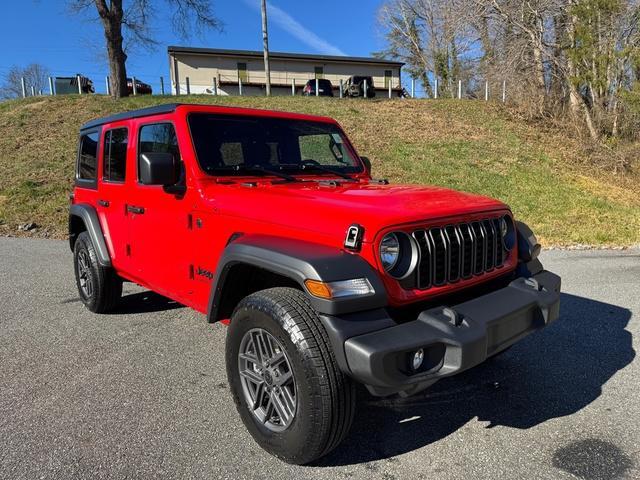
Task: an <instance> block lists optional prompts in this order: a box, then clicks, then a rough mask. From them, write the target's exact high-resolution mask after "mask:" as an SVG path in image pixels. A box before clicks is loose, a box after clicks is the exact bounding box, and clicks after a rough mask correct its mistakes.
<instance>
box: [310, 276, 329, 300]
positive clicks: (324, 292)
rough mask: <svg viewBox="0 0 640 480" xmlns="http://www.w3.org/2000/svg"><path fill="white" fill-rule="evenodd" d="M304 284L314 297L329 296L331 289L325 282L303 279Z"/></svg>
mask: <svg viewBox="0 0 640 480" xmlns="http://www.w3.org/2000/svg"><path fill="white" fill-rule="evenodd" d="M304 284H305V286H306V287H307V290H309V293H310V294H311V295H313V296H314V297H320V298H331V289H330V288H329V285H327V284H326V283H324V282H319V281H318V280H305V281H304Z"/></svg>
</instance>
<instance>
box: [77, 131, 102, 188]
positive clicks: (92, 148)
mask: <svg viewBox="0 0 640 480" xmlns="http://www.w3.org/2000/svg"><path fill="white" fill-rule="evenodd" d="M99 139H100V132H99V131H97V130H96V131H94V132H88V133H84V134H83V135H82V136H81V137H80V153H79V156H78V179H79V180H90V181H94V182H95V180H96V168H97V165H98V142H99Z"/></svg>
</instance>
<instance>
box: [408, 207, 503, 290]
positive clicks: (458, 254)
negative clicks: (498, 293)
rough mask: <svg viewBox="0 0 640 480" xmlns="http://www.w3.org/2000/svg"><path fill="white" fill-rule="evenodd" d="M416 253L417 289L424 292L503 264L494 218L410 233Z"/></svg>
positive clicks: (500, 239)
mask: <svg viewBox="0 0 640 480" xmlns="http://www.w3.org/2000/svg"><path fill="white" fill-rule="evenodd" d="M413 238H415V240H416V242H417V244H418V248H419V250H420V262H419V264H418V268H417V286H418V288H419V289H422V290H424V289H427V288H431V287H433V286H442V285H446V284H447V283H453V282H457V281H459V280H460V279H468V278H471V277H473V276H478V275H482V274H484V273H487V272H490V271H492V270H494V269H496V268H500V267H502V266H503V264H504V260H505V251H504V247H503V244H502V238H501V235H500V221H499V219H498V218H492V219H485V220H478V221H473V222H468V223H458V224H454V225H446V226H443V227H432V228H429V229H420V230H415V231H414V232H413Z"/></svg>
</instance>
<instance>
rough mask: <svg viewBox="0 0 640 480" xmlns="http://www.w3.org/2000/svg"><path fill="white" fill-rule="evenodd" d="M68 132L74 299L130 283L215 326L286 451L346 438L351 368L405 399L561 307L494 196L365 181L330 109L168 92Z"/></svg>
mask: <svg viewBox="0 0 640 480" xmlns="http://www.w3.org/2000/svg"><path fill="white" fill-rule="evenodd" d="M79 143H80V145H79V150H78V158H77V169H76V179H75V181H76V186H75V189H74V193H73V195H72V205H71V207H70V213H69V241H70V246H71V250H72V251H73V253H74V263H75V274H76V281H77V285H78V290H79V293H80V297H81V298H82V301H83V302H84V304H85V305H86V306H87V308H88V309H89V310H91V311H92V312H106V311H108V310H110V309H113V308H114V307H115V306H116V304H117V302H118V299H119V297H120V296H121V294H122V282H123V281H131V282H135V283H137V284H139V285H142V286H144V287H146V288H149V289H152V290H154V291H156V292H159V293H160V294H162V295H165V296H167V297H170V298H172V299H174V300H176V301H178V302H180V303H182V304H185V305H188V306H190V307H192V308H194V309H196V310H198V311H200V312H202V313H204V314H205V315H206V316H207V319H208V321H209V322H219V321H222V322H225V323H227V322H228V323H229V330H228V334H227V341H226V368H227V375H228V379H229V385H230V389H231V392H232V394H233V397H234V400H235V403H236V405H237V408H238V412H239V414H240V417H241V418H242V420H243V422H244V424H245V425H246V427H247V428H248V429H249V431H250V432H251V434H252V435H253V437H254V438H255V440H256V441H257V442H258V443H259V444H260V445H261V446H262V447H263V448H264V449H265V450H267V451H268V452H270V453H272V454H274V455H276V456H277V457H279V458H281V459H283V460H285V461H287V462H290V463H297V464H304V463H308V462H311V461H313V460H315V459H317V458H319V457H321V456H323V455H325V454H326V453H328V452H329V451H331V450H332V449H333V448H335V447H336V446H337V445H338V444H339V443H340V442H341V440H342V439H343V438H344V437H345V435H346V434H347V432H348V430H349V427H350V424H351V421H352V418H353V415H354V408H355V404H354V400H355V393H354V382H360V383H363V384H364V385H366V387H367V388H368V390H369V391H370V392H371V393H372V394H373V395H390V394H394V393H399V394H401V395H408V394H412V393H415V392H418V391H420V390H421V389H424V388H426V387H428V386H429V385H432V384H433V383H434V382H436V381H437V380H438V379H440V378H442V377H446V376H450V375H454V374H456V373H459V372H461V371H463V370H466V369H468V368H471V367H473V366H475V365H478V364H479V363H481V362H483V361H484V360H486V359H487V358H489V357H491V356H493V355H496V354H497V353H499V352H501V351H503V350H505V349H506V348H508V347H509V346H511V345H512V344H513V343H515V342H516V341H518V340H520V339H521V338H523V337H524V336H526V335H527V334H529V333H530V332H532V331H534V330H538V329H540V328H542V327H544V326H545V325H547V324H548V323H550V322H552V321H554V320H556V319H557V317H558V311H559V295H560V293H559V291H560V278H559V277H558V276H557V275H554V274H553V273H550V272H548V271H545V270H544V269H543V268H542V265H541V264H540V262H539V261H538V259H537V256H538V253H539V250H540V247H539V245H538V244H537V242H536V238H535V236H534V235H533V234H532V232H531V231H530V230H529V229H528V228H527V227H526V226H525V225H524V224H522V223H520V222H515V221H514V220H513V217H512V214H511V212H510V210H509V208H508V207H507V206H506V205H504V204H503V203H501V202H499V201H496V200H493V199H490V198H486V197H482V196H478V195H470V194H467V193H462V192H457V191H454V190H448V189H445V188H440V187H421V186H412V185H389V184H388V182H387V181H384V180H374V179H372V177H371V175H370V163H369V161H368V160H367V159H366V158H365V157H360V156H358V154H357V153H356V150H355V148H354V147H353V145H351V143H350V142H349V139H348V138H347V137H346V135H345V134H344V132H343V131H342V129H341V128H340V126H339V125H338V124H337V123H336V122H335V121H334V120H332V119H330V118H325V117H312V116H307V115H299V114H293V113H283V112H271V111H261V110H248V109H239V108H226V107H214V106H202V105H162V106H158V107H153V108H147V109H142V110H135V111H131V112H125V113H122V114H119V115H114V116H112V117H108V118H101V119H98V120H93V121H91V122H89V123H86V124H85V125H83V126H82V128H81V131H80V140H79Z"/></svg>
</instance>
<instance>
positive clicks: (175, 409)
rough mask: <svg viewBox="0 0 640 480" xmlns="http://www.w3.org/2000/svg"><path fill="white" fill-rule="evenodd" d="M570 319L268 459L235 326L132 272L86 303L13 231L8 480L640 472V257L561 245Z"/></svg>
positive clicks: (375, 402) (63, 270)
mask: <svg viewBox="0 0 640 480" xmlns="http://www.w3.org/2000/svg"><path fill="white" fill-rule="evenodd" d="M543 262H544V263H545V266H546V267H547V268H548V269H549V270H553V271H555V272H558V273H559V274H560V275H562V277H563V291H564V293H563V294H562V306H561V310H562V313H561V318H560V320H558V322H556V323H555V324H553V325H551V326H550V327H548V328H547V329H545V330H544V331H542V332H538V333H536V334H534V335H531V336H529V337H527V338H526V339H525V340H523V341H522V342H520V343H518V344H517V345H516V346H514V347H513V348H512V349H511V350H510V351H508V352H507V353H505V354H504V355H502V356H501V357H499V358H497V359H495V360H493V361H492V362H490V363H488V364H483V365H481V366H479V367H477V368H475V369H473V370H471V371H468V372H465V373H463V374H462V375H459V376H457V377H453V378H449V379H445V380H442V381H440V382H439V383H437V384H435V385H434V386H433V387H431V388H430V389H428V390H427V391H425V392H423V393H421V394H418V395H415V396H412V397H408V398H404V399H402V398H397V397H395V398H388V399H376V398H373V397H370V396H369V395H368V394H367V393H366V391H364V390H361V391H359V398H358V410H357V416H356V419H355V422H354V425H353V428H352V430H351V433H350V435H349V436H348V438H347V439H346V441H345V442H344V443H343V445H342V446H341V447H340V448H339V449H338V450H336V451H335V452H334V453H332V454H331V455H329V456H328V457H326V458H325V459H323V460H322V461H321V462H320V463H319V464H317V465H315V466H312V467H295V466H290V465H287V464H284V463H282V462H280V461H279V460H276V459H274V458H273V457H271V456H269V455H268V454H266V453H264V452H263V451H262V450H261V449H260V448H259V447H258V446H257V445H256V444H255V443H254V442H253V440H252V439H251V437H250V436H249V434H248V433H247V432H246V431H245V429H244V427H243V425H242V424H241V421H240V419H239V417H238V414H237V413H236V410H235V408H234V406H233V403H232V400H231V397H230V394H229V388H228V385H227V379H226V374H225V368H224V336H225V327H224V326H222V325H209V324H207V323H206V322H205V320H204V316H203V315H200V314H198V313H196V312H194V311H191V310H190V309H188V308H185V307H182V306H180V305H177V304H175V303H174V302H171V301H170V300H167V299H165V298H163V297H160V296H158V295H155V294H153V293H150V292H146V291H143V290H141V289H140V288H138V287H136V286H132V285H130V284H125V297H124V298H123V301H122V304H121V306H120V308H119V310H118V312H117V313H115V314H111V315H94V314H92V313H90V312H89V311H87V310H86V309H85V308H84V307H83V306H82V304H81V303H80V302H79V300H78V297H77V292H76V287H75V282H74V279H73V270H72V257H71V253H70V252H69V248H68V244H67V243H66V242H61V241H52V240H35V239H18V238H0V478H1V479H22V478H24V479H47V478H55V479H66V478H92V479H93V478H233V479H236V478H268V479H289V478H320V479H321V478H354V479H355V478H367V479H386V480H390V479H404V478H411V479H415V478H432V479H453V478H455V479H480V478H482V479H484V478H509V479H512V478H522V479H532V478H548V479H569V478H583V479H587V480H592V479H594V480H595V479H614V478H629V479H631V478H634V479H638V478H640V388H639V385H640V365H639V362H638V361H637V359H636V351H637V349H638V338H639V336H640V251H638V250H626V251H604V250H597V251H549V252H544V253H543Z"/></svg>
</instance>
